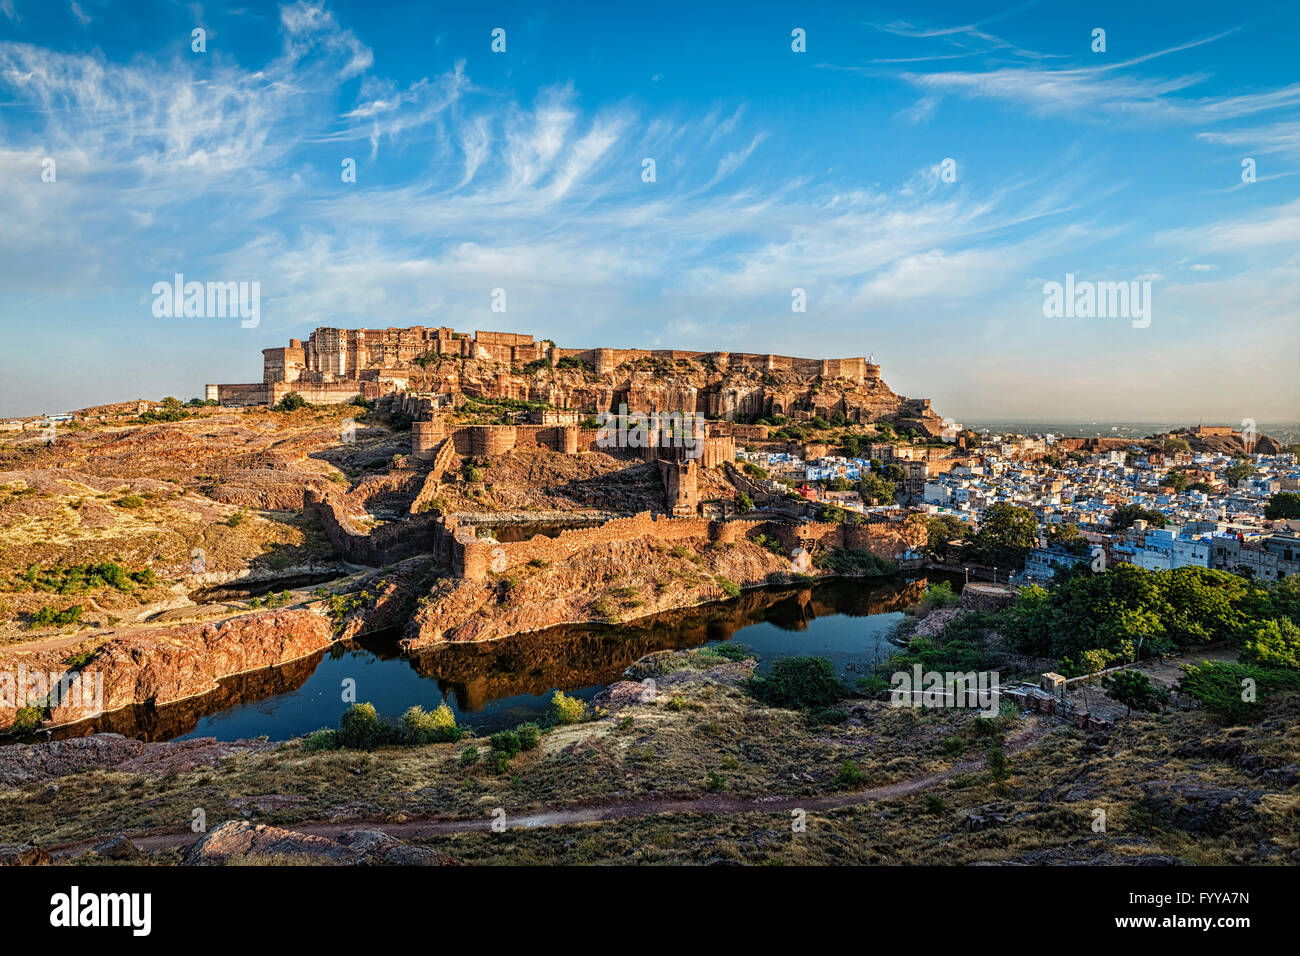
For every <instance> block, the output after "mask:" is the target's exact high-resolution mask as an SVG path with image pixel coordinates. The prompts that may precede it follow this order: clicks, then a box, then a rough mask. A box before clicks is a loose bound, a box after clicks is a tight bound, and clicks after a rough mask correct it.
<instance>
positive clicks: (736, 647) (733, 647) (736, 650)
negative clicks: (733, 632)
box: [709, 641, 754, 661]
mask: <svg viewBox="0 0 1300 956" xmlns="http://www.w3.org/2000/svg"><path fill="white" fill-rule="evenodd" d="M709 650H710V651H712V652H713V653H714V654H717V655H718V656H719V657H725V658H726V659H727V660H729V661H743V660H744V659H745V658H747V657H752V656H753V654H754V651H753V649H752V648H751V647H750V646H749V645H748V644H741V643H740V642H739V641H735V642H733V641H728V642H727V643H725V644H712V645H710V646H709Z"/></svg>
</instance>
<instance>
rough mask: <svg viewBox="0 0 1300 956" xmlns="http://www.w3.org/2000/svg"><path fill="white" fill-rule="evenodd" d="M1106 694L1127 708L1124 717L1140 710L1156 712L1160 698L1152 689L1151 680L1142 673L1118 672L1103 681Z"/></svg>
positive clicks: (1108, 675) (1107, 676)
mask: <svg viewBox="0 0 1300 956" xmlns="http://www.w3.org/2000/svg"><path fill="white" fill-rule="evenodd" d="M1101 683H1102V686H1104V687H1105V688H1106V692H1107V693H1108V694H1110V696H1112V697H1114V698H1115V699H1116V700H1117V701H1119V702H1120V703H1121V704H1123V705H1124V707H1125V713H1124V716H1126V717H1127V716H1128V715H1129V714H1131V713H1133V708H1134V707H1136V708H1137V709H1138V710H1155V709H1156V707H1157V705H1158V700H1159V698H1158V697H1157V696H1156V695H1155V693H1154V692H1153V690H1152V687H1151V680H1150V678H1148V677H1147V675H1146V674H1143V673H1142V672H1140V671H1118V672H1116V673H1114V674H1107V675H1106V676H1105V677H1103V678H1102V679H1101Z"/></svg>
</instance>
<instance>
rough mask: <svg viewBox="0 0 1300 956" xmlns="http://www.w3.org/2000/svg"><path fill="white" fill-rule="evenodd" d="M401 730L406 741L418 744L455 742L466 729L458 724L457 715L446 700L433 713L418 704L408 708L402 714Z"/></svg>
mask: <svg viewBox="0 0 1300 956" xmlns="http://www.w3.org/2000/svg"><path fill="white" fill-rule="evenodd" d="M401 732H402V739H403V740H404V741H405V742H406V743H410V744H416V745H424V744H434V743H453V742H455V741H457V740H460V738H461V737H462V736H464V731H462V730H461V728H459V727H457V726H456V715H455V714H454V713H453V712H452V709H451V708H450V707H448V706H447V702H446V701H443V702H442V703H441V704H439V705H438V706H437V707H436V708H434V710H433V712H432V713H429V712H428V711H426V710H425V709H424V708H423V707H420V706H418V705H417V706H415V707H410V708H407V710H406V713H404V714H402V721H401Z"/></svg>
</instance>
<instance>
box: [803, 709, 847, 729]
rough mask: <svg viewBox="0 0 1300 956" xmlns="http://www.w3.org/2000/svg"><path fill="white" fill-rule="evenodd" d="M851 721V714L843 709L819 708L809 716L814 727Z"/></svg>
mask: <svg viewBox="0 0 1300 956" xmlns="http://www.w3.org/2000/svg"><path fill="white" fill-rule="evenodd" d="M848 719H849V712H848V711H847V710H845V709H844V708H843V707H819V708H817V709H816V710H814V711H812V712H811V713H809V714H808V722H809V723H811V724H814V725H820V724H842V723H844V721H846V720H848Z"/></svg>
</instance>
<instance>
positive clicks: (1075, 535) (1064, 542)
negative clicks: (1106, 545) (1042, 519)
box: [1047, 524, 1092, 555]
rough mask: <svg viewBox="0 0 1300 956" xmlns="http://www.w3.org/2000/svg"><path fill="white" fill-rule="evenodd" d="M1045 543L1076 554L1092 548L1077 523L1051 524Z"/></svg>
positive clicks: (1084, 552)
mask: <svg viewBox="0 0 1300 956" xmlns="http://www.w3.org/2000/svg"><path fill="white" fill-rule="evenodd" d="M1047 543H1048V544H1051V545H1055V546H1056V547H1058V548H1063V549H1064V550H1066V551H1069V552H1071V553H1072V554H1078V555H1084V554H1087V553H1088V552H1089V551H1091V550H1092V545H1091V544H1090V543H1089V542H1088V539H1087V538H1085V537H1084V536H1083V532H1082V531H1080V530H1079V526H1078V525H1077V524H1057V525H1052V526H1051V527H1050V528H1049V529H1048V531H1047Z"/></svg>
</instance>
